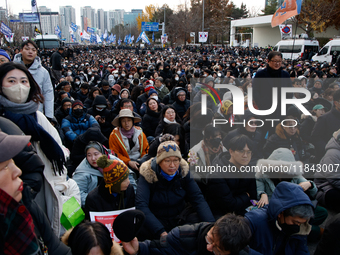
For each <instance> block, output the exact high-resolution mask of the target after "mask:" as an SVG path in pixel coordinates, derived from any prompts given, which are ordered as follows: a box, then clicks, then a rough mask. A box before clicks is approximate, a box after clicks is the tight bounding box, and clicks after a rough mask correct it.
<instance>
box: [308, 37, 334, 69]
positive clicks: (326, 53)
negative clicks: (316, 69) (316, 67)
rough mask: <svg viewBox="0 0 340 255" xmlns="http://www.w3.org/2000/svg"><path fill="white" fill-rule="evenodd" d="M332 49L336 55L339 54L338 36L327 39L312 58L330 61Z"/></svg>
mask: <svg viewBox="0 0 340 255" xmlns="http://www.w3.org/2000/svg"><path fill="white" fill-rule="evenodd" d="M334 51H336V52H337V53H338V54H337V55H339V53H340V38H336V39H333V40H331V41H329V42H328V43H327V44H326V45H325V46H323V47H322V48H321V50H320V51H319V52H318V53H317V54H315V55H314V56H313V58H312V60H313V61H319V62H327V63H331V62H332V56H333V54H334Z"/></svg>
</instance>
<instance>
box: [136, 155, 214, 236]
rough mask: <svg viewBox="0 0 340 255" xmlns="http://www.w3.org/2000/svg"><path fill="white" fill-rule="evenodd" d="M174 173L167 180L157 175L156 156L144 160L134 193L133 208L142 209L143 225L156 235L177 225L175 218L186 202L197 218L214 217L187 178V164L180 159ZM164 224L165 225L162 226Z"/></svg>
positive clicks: (207, 219)
mask: <svg viewBox="0 0 340 255" xmlns="http://www.w3.org/2000/svg"><path fill="white" fill-rule="evenodd" d="M178 171H179V172H178V174H177V175H176V176H175V177H174V178H173V179H172V180H171V181H167V180H166V179H165V178H164V177H163V175H161V168H160V166H159V165H158V164H157V163H156V158H152V159H150V160H148V161H146V162H144V163H143V164H142V165H141V167H140V177H139V180H138V181H139V182H138V188H137V194H136V209H138V210H141V211H143V212H144V214H145V217H146V221H145V226H147V228H148V229H149V230H150V231H152V233H153V234H154V235H156V236H159V235H160V234H161V233H163V232H164V231H169V230H170V229H172V228H174V227H175V226H176V225H177V222H178V219H176V217H177V216H178V215H179V214H180V213H181V212H182V211H183V210H184V208H185V207H186V202H190V203H191V205H192V206H193V207H194V208H195V209H196V212H197V213H198V216H199V218H200V220H201V221H207V222H214V217H213V215H212V213H211V211H210V208H209V206H208V204H207V202H206V201H205V200H204V197H203V195H202V193H201V191H200V189H199V188H198V186H197V184H196V182H195V181H194V180H193V179H192V178H191V177H190V172H189V165H188V163H187V162H186V161H185V160H184V159H181V162H180V165H179V168H178ZM165 223H166V225H167V226H164V224H165Z"/></svg>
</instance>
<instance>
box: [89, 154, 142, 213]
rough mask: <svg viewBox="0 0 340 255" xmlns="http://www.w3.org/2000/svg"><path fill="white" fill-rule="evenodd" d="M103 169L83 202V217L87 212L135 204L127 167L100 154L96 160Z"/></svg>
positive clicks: (125, 207)
mask: <svg viewBox="0 0 340 255" xmlns="http://www.w3.org/2000/svg"><path fill="white" fill-rule="evenodd" d="M97 164H98V167H100V168H101V169H103V180H102V181H101V182H100V184H99V186H97V187H96V188H95V189H93V190H92V191H91V192H90V193H89V194H88V196H87V198H86V202H85V218H86V219H90V215H89V212H105V211H116V210H122V209H127V208H131V207H134V206H135V192H134V190H133V187H132V185H130V181H129V173H130V172H129V169H128V167H127V166H126V165H125V164H124V163H123V162H122V161H120V160H118V159H108V158H107V156H106V155H102V156H101V157H99V158H98V160H97Z"/></svg>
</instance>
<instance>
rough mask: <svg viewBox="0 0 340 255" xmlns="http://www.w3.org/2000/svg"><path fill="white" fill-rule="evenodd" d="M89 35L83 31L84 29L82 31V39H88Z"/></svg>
mask: <svg viewBox="0 0 340 255" xmlns="http://www.w3.org/2000/svg"><path fill="white" fill-rule="evenodd" d="M90 38H91V36H90V35H89V34H88V33H86V32H85V30H84V31H83V39H84V40H90Z"/></svg>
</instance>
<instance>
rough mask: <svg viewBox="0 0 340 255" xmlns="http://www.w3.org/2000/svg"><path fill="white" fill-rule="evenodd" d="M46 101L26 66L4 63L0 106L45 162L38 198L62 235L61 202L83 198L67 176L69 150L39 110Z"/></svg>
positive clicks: (1, 77)
mask: <svg viewBox="0 0 340 255" xmlns="http://www.w3.org/2000/svg"><path fill="white" fill-rule="evenodd" d="M43 101H44V98H43V96H42V95H41V91H40V88H39V86H38V84H37V83H36V82H35V81H34V79H33V77H32V75H31V74H30V72H29V71H28V70H27V69H26V67H25V66H23V65H21V64H16V63H13V62H10V63H6V64H3V65H1V67H0V108H2V111H3V116H4V117H5V118H8V119H10V120H11V121H13V122H14V123H15V124H16V125H17V126H18V127H19V128H20V129H21V130H22V131H23V132H24V133H25V134H26V135H31V136H32V139H31V141H32V143H33V144H34V147H35V148H36V150H37V154H38V155H39V157H40V158H41V159H42V161H43V163H44V164H45V168H44V183H43V187H42V189H41V191H40V192H39V193H38V194H37V196H36V199H35V201H36V202H37V203H38V204H39V205H40V207H41V208H42V209H43V210H44V212H45V214H46V216H47V217H48V219H49V221H50V222H51V227H52V228H53V231H54V233H55V234H56V235H57V236H59V235H60V234H61V231H62V228H61V225H60V216H61V213H62V205H63V203H64V202H66V200H67V199H68V198H70V197H72V196H74V197H75V198H76V199H77V200H78V202H80V193H79V188H78V186H77V185H76V183H75V182H74V181H73V180H72V179H69V180H67V179H66V177H67V170H66V167H65V165H64V164H65V159H66V157H67V156H68V154H69V152H68V151H67V150H66V148H65V147H64V146H63V145H62V142H61V139H60V136H59V134H58V132H57V130H56V129H55V128H54V127H53V126H52V125H51V123H50V122H49V121H48V120H47V119H46V117H45V115H44V114H43V113H41V112H39V111H38V108H39V103H43Z"/></svg>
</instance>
